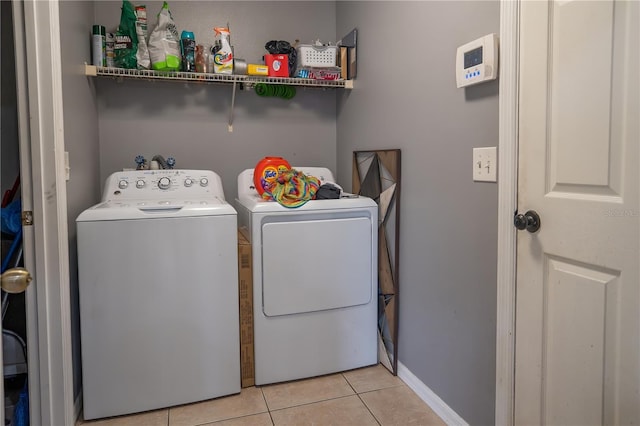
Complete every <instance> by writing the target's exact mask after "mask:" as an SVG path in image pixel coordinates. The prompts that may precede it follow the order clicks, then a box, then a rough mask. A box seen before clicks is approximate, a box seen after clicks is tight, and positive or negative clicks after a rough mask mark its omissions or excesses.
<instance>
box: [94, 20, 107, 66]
mask: <svg viewBox="0 0 640 426" xmlns="http://www.w3.org/2000/svg"><path fill="white" fill-rule="evenodd" d="M106 36H107V34H106V30H105V28H104V25H94V26H93V28H92V35H91V56H92V62H93V65H95V66H97V67H105V66H107V55H106V47H107V42H106Z"/></svg>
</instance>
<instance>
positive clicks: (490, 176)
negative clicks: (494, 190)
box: [473, 146, 498, 182]
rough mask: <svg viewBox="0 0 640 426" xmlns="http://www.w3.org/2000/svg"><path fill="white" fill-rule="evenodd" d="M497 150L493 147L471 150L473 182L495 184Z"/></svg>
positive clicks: (496, 177)
mask: <svg viewBox="0 0 640 426" xmlns="http://www.w3.org/2000/svg"><path fill="white" fill-rule="evenodd" d="M497 170H498V148H497V147H495V146H490V147H484V148H473V180H474V182H497V180H498V173H497Z"/></svg>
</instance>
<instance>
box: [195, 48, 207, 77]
mask: <svg viewBox="0 0 640 426" xmlns="http://www.w3.org/2000/svg"><path fill="white" fill-rule="evenodd" d="M196 72H209V55H208V54H207V50H206V49H205V47H204V46H203V45H201V44H198V45H197V46H196Z"/></svg>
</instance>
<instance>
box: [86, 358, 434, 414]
mask: <svg viewBox="0 0 640 426" xmlns="http://www.w3.org/2000/svg"><path fill="white" fill-rule="evenodd" d="M444 424H445V423H444V422H443V421H442V419H440V417H438V415H437V414H435V413H434V412H433V411H432V410H431V408H429V406H428V405H427V404H425V403H424V402H423V401H422V400H421V399H420V398H419V397H418V396H417V395H416V394H415V393H414V392H413V391H412V390H411V389H409V388H408V387H407V386H406V385H405V384H404V383H403V382H402V380H400V379H399V378H397V377H394V376H393V375H391V374H390V373H389V371H387V369H386V368H384V367H383V366H382V365H376V366H372V367H366V368H360V369H357V370H351V371H347V372H344V373H339V374H332V375H329V376H322V377H316V378H312V379H305V380H298V381H293V382H287V383H279V384H275V385H267V386H257V387H250V388H245V389H242V391H241V392H240V394H238V395H232V396H227V397H222V398H217V399H212V400H209V401H203V402H198V403H194V404H188V405H181V406H178V407H171V408H167V409H163V410H156V411H151V412H147V413H141V414H135V415H131V416H121V417H112V418H109V419H102V420H95V421H87V422H83V421H82V420H79V421H78V423H77V425H83V426H129V425H144V426H147V425H148V426H156V425H158V426H160V425H162V426H196V425H217V426H274V425H275V426H288V425H292V426H303V425H314V426H318V425H336V426H338V425H344V426H368V425H372V426H376V425H382V426H386V425H397V426H401V425H402V426H404V425H416V426H418V425H419V426H422V425H444Z"/></svg>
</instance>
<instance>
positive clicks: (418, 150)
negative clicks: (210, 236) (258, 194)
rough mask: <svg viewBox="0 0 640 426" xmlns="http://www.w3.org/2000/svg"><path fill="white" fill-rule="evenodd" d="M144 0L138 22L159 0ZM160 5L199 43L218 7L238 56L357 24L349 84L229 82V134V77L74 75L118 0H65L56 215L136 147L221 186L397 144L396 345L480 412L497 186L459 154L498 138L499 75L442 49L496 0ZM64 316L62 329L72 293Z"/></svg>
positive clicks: (459, 402) (491, 311) (486, 416)
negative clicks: (213, 80) (216, 80)
mask: <svg viewBox="0 0 640 426" xmlns="http://www.w3.org/2000/svg"><path fill="white" fill-rule="evenodd" d="M146 4H147V7H148V11H149V20H150V28H152V27H153V25H154V24H155V15H156V13H157V11H159V9H160V6H161V2H157V1H155V2H147V3H146ZM170 8H171V11H172V14H173V17H174V19H175V21H176V24H177V26H178V29H179V30H182V29H190V30H192V31H194V32H195V36H196V39H197V40H198V42H204V43H206V44H210V43H211V42H212V41H213V32H212V31H210V28H212V27H213V26H217V25H225V24H226V23H227V22H229V23H230V26H231V32H232V42H233V44H234V46H235V53H236V56H237V57H239V58H244V59H246V60H247V61H248V62H259V59H260V57H261V55H262V54H263V53H264V49H263V46H264V43H265V42H266V41H269V40H272V39H279V40H288V41H294V40H295V39H300V40H301V41H302V42H304V43H308V42H311V41H312V40H314V39H316V38H319V39H321V40H323V41H335V39H336V35H337V36H342V35H343V34H345V33H346V32H348V31H349V30H350V29H351V28H353V27H357V28H358V30H359V48H358V66H359V70H358V79H357V81H356V88H355V89H354V90H352V91H335V90H321V89H299V90H298V95H297V96H296V97H295V98H294V99H293V100H292V101H289V102H287V101H284V100H281V99H269V98H266V99H263V98H260V97H258V96H256V95H255V94H254V93H253V92H251V91H240V92H238V93H237V96H236V108H235V111H234V112H235V119H234V131H233V133H229V132H227V120H228V114H229V105H230V102H231V87H230V86H229V85H198V84H183V83H167V82H155V83H153V82H145V81H140V82H127V81H125V82H118V81H115V80H109V79H91V78H85V77H82V76H81V75H80V68H79V67H78V64H81V63H83V62H85V61H86V62H90V54H89V41H88V40H89V31H90V25H91V24H92V23H100V24H103V25H105V26H106V27H107V28H108V29H109V30H113V29H114V27H115V26H116V25H117V24H118V22H119V16H120V2H116V1H105V2H95V3H93V4H88V3H76V2H72V1H69V2H66V1H65V2H63V4H62V10H61V20H62V25H61V27H62V33H63V34H62V39H63V63H65V68H64V72H65V79H64V82H63V83H64V90H65V93H64V103H65V112H64V113H65V138H66V146H67V148H66V149H67V150H68V151H69V152H70V155H71V173H72V179H71V181H70V182H69V184H68V195H69V197H70V198H69V206H68V208H69V221H70V224H71V222H73V220H75V217H76V215H77V213H79V211H81V210H82V209H84V208H86V207H88V206H90V205H91V204H93V203H94V202H95V201H96V200H97V198H98V196H99V192H100V186H101V184H102V182H103V181H104V179H105V178H106V177H107V176H108V175H109V174H110V173H112V172H114V171H116V170H120V169H122V168H123V167H133V166H134V162H133V159H134V157H135V156H136V155H137V154H143V155H145V156H146V157H148V158H150V157H151V156H153V155H154V154H161V155H163V156H165V157H167V156H174V157H175V158H176V159H177V166H178V167H180V168H206V169H212V170H215V171H217V172H218V173H219V174H220V175H221V176H222V179H223V183H224V189H225V194H226V196H227V199H229V200H232V199H233V198H235V195H236V177H237V175H238V173H239V172H240V171H241V170H243V169H245V168H252V167H253V166H254V165H255V163H256V162H257V161H258V160H259V159H260V158H262V157H263V156H265V155H281V156H284V157H286V158H287V159H289V161H290V162H291V163H293V164H294V165H322V166H328V167H329V168H331V169H332V170H334V171H337V174H338V180H339V182H340V183H341V184H342V185H343V186H345V187H346V188H349V187H350V186H351V182H350V180H351V156H352V151H353V150H366V149H376V148H401V149H402V151H403V152H402V155H403V164H402V169H403V182H402V185H403V187H402V203H401V214H402V216H401V230H400V239H401V247H400V271H399V272H400V286H401V294H400V336H399V360H400V362H402V363H403V364H404V365H405V366H407V367H408V368H409V370H411V371H412V372H413V373H414V374H415V375H416V376H417V377H418V378H419V379H420V380H422V381H423V382H424V383H425V384H426V385H427V386H429V387H430V388H431V389H432V390H433V391H434V392H436V394H438V396H440V397H441V398H442V399H443V400H444V401H445V402H446V403H447V404H448V405H449V406H451V407H452V408H453V409H454V410H455V411H456V412H457V413H458V414H460V415H461V416H462V417H463V418H464V419H465V420H467V421H468V422H470V423H472V424H492V423H493V419H494V413H493V411H494V399H495V384H494V381H495V379H494V377H495V326H496V322H495V311H496V306H495V301H496V289H495V283H496V247H497V243H496V229H497V227H496V219H497V208H496V205H497V186H496V185H495V184H491V183H474V182H472V179H471V155H472V148H473V147H476V146H496V145H497V140H498V97H497V91H498V89H497V88H498V86H497V83H489V84H485V85H481V86H476V87H475V88H469V89H467V90H460V89H456V88H455V79H454V58H455V48H456V47H457V46H459V45H461V44H463V43H465V42H467V41H469V40H472V39H474V38H476V37H479V36H482V35H485V34H487V33H489V32H498V30H499V4H498V2H497V1H496V2H490V3H489V2H479V1H472V2H395V1H394V2H364V1H363V2H360V1H356V2H342V1H340V2H337V3H336V2H323V1H319V2H260V1H257V2H245V1H242V2H178V1H174V2H170ZM93 85H95V89H96V90H95V91H96V99H95V100H94V92H93V89H92V87H93ZM336 117H337V118H336ZM96 129H97V133H96ZM71 229H73V230H75V226H73V227H71V226H70V230H71ZM72 232H74V231H72ZM70 238H71V240H73V242H72V243H71V242H70V244H71V247H75V237H74V236H73V235H71V236H70ZM72 258H73V259H75V253H73V254H72ZM72 262H73V261H72ZM72 271H75V268H73V269H72ZM74 279H75V277H74ZM72 282H73V284H72V286H74V292H75V286H76V284H75V282H76V281H73V280H72ZM74 297H75V296H74ZM74 300H75V301H76V302H77V299H74ZM74 316H75V317H74V319H73V320H74V330H76V329H77V303H74ZM74 342H76V343H77V334H76V335H75V337H74ZM74 348H75V350H76V351H77V344H76V346H74ZM74 353H76V357H75V362H76V369H77V370H78V371H79V364H78V359H77V352H75V351H74ZM78 380H79V375H77V376H76V383H75V389H76V392H77V386H78Z"/></svg>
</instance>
